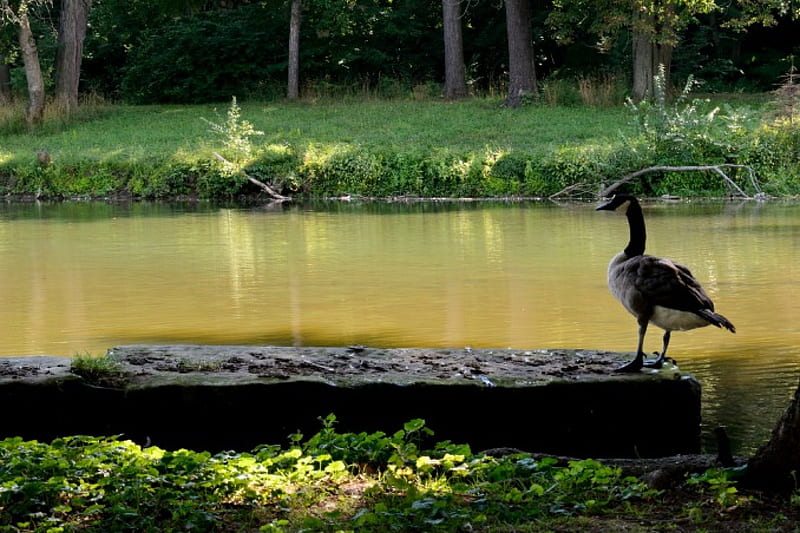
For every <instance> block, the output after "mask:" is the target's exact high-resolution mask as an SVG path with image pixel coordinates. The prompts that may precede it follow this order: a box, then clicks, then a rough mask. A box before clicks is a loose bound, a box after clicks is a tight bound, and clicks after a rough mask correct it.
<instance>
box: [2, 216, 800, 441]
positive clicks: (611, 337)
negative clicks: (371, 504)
mask: <svg viewBox="0 0 800 533" xmlns="http://www.w3.org/2000/svg"><path fill="white" fill-rule="evenodd" d="M645 217H646V219H647V223H648V252H649V253H653V254H657V255H664V256H668V257H670V258H672V259H674V260H676V261H679V262H682V263H684V264H686V265H687V266H689V267H690V268H691V269H692V271H693V272H694V274H695V275H696V276H697V277H698V279H700V280H701V282H702V283H703V284H704V286H705V287H706V289H707V291H708V292H709V294H710V296H711V297H712V298H713V299H714V301H715V303H716V305H717V309H718V311H720V312H721V313H722V314H724V315H725V316H727V317H728V318H729V319H730V320H731V321H732V322H733V323H734V324H735V325H736V328H737V334H736V335H731V334H730V333H728V332H724V331H721V330H717V329H715V328H705V329H701V330H695V331H691V332H676V333H675V334H674V335H673V338H672V343H671V346H670V354H671V355H672V356H673V357H675V358H676V359H677V360H678V362H679V363H680V365H681V367H682V368H683V369H685V370H688V371H691V372H692V373H694V374H695V375H696V376H698V378H699V379H700V380H701V382H702V384H703V399H704V421H705V423H706V424H707V425H708V426H709V427H712V426H715V425H717V424H720V423H723V424H725V425H727V426H728V427H729V432H730V434H731V437H732V438H733V440H734V441H735V444H736V445H737V446H738V450H737V451H749V450H751V449H752V448H753V447H754V446H757V445H758V444H759V443H761V442H763V440H764V439H765V438H766V437H767V436H768V433H769V431H770V429H771V427H772V425H773V423H774V421H775V420H776V419H777V417H778V415H779V414H780V412H781V411H782V409H783V408H784V407H785V406H786V404H787V403H788V400H789V399H790V397H791V395H792V393H793V391H794V389H795V387H796V385H797V382H798V377H799V376H800V372H798V370H799V367H800V358H798V357H797V355H796V347H798V346H800V332H798V328H797V327H796V317H797V316H798V307H800V288H798V284H797V283H795V280H796V279H798V275H800V272H798V270H800V263H798V261H797V251H798V244H799V243H800V206H799V205H797V204H790V203H780V202H773V203H768V204H759V203H755V202H736V203H725V202H722V203H697V202H695V203H678V204H668V203H658V204H651V205H645ZM626 242H627V226H626V222H625V219H624V217H621V216H615V215H614V214H611V213H607V212H602V213H597V212H594V211H593V205H590V204H572V205H567V206H556V205H553V204H537V203H512V204H488V203H486V204H484V203H478V204H437V203H422V204H412V205H397V204H359V205H353V204H344V203H334V204H329V205H322V204H315V205H312V206H296V205H288V206H283V207H277V208H272V209H268V208H233V207H231V208H226V207H212V206H208V205H205V204H199V205H198V204H190V205H176V204H169V205H162V204H130V205H113V204H57V205H16V204H15V205H2V206H0V269H2V275H1V276H0V293H1V294H2V296H3V306H2V307H0V354H2V355H28V354H60V355H73V354H75V353H86V352H89V353H94V354H101V353H104V352H105V351H106V349H107V348H109V347H111V346H114V345H119V344H129V343H176V342H190V343H209V344H210V343H225V344H267V343H268V344H287V345H306V346H308V345H346V344H352V343H362V344H367V345H374V346H431V347H453V346H465V345H469V346H475V347H514V348H548V347H568V348H600V349H612V350H623V351H631V350H633V349H634V348H635V345H636V323H635V320H634V319H633V317H631V316H630V315H628V314H627V313H626V312H625V311H624V310H623V309H622V307H621V306H620V305H619V304H618V303H617V302H616V301H614V299H613V298H612V296H611V295H610V294H609V293H608V290H607V288H606V284H605V270H606V264H607V262H608V260H609V259H610V257H611V256H612V255H613V254H615V253H616V252H617V251H619V250H620V249H621V248H622V247H624V245H625V244H626ZM660 343H661V335H660V330H658V329H657V328H651V331H650V332H649V335H648V338H647V343H646V348H647V350H648V351H655V350H657V349H658V348H660ZM620 407H621V409H624V406H620Z"/></svg>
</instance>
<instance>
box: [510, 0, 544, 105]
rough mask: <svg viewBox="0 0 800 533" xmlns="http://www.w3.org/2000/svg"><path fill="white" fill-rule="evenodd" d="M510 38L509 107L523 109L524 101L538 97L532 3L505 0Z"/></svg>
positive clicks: (524, 0)
mask: <svg viewBox="0 0 800 533" xmlns="http://www.w3.org/2000/svg"><path fill="white" fill-rule="evenodd" d="M505 5H506V33H507V36H508V96H507V97H506V101H505V105H506V106H508V107H519V106H520V105H522V100H523V97H524V96H526V95H531V94H535V93H536V92H537V90H538V87H537V84H536V69H535V67H534V63H533V33H532V31H531V4H530V0H505Z"/></svg>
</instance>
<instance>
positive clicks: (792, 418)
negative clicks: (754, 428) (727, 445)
mask: <svg viewBox="0 0 800 533" xmlns="http://www.w3.org/2000/svg"><path fill="white" fill-rule="evenodd" d="M797 475H800V384H799V385H798V386H797V390H796V391H795V393H794V398H793V399H792V402H791V403H790V404H789V407H787V408H786V410H785V411H784V412H783V415H782V416H781V418H780V420H778V424H777V425H776V426H775V429H773V430H772V436H771V437H770V439H769V442H767V444H765V445H764V446H762V447H761V449H759V450H758V452H756V454H755V455H754V456H753V458H752V459H750V461H749V462H748V463H747V471H746V475H745V484H746V485H748V486H750V487H756V488H760V489H764V490H770V491H783V492H788V491H791V490H793V489H794V488H795V487H796V486H797V483H798V479H797V478H796V476H797Z"/></svg>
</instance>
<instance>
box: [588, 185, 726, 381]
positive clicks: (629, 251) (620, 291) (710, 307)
mask: <svg viewBox="0 0 800 533" xmlns="http://www.w3.org/2000/svg"><path fill="white" fill-rule="evenodd" d="M595 210H596V211H601V210H605V211H616V210H619V211H621V212H622V213H625V216H627V217H628V227H629V229H630V241H629V242H628V246H626V247H625V249H624V250H623V251H621V252H620V253H618V254H617V255H615V256H614V258H613V259H611V262H610V263H608V288H609V289H611V293H612V294H613V295H614V297H615V298H616V299H617V300H619V301H620V302H621V303H622V305H623V306H624V307H625V309H627V310H628V312H629V313H631V314H632V315H633V316H635V317H636V321H637V322H638V323H639V345H638V346H637V348H636V358H635V359H633V361H631V362H629V363H627V364H626V365H624V366H622V367H620V368H618V369H617V371H618V372H636V371H638V370H640V369H641V368H642V367H643V366H646V367H651V368H661V366H662V365H663V363H664V358H665V356H666V353H667V346H668V345H669V337H670V333H671V332H672V331H674V330H688V329H694V328H701V327H705V326H708V325H709V324H713V325H714V326H717V327H718V328H723V327H724V328H726V329H728V330H730V331H731V333H736V328H734V327H733V324H731V322H730V321H729V320H728V319H727V318H725V317H724V316H722V315H720V314H718V313H715V312H714V303H713V302H712V301H711V298H709V297H708V295H707V294H706V293H705V291H704V290H703V288H702V287H701V286H700V283H699V282H698V281H697V280H696V279H695V278H694V276H692V273H691V272H689V269H688V268H686V267H685V266H683V265H679V264H678V263H674V262H672V261H670V260H669V259H662V258H660V257H653V256H652V255H645V254H644V243H645V240H646V238H647V234H646V232H645V227H644V216H643V215H642V207H641V206H640V205H639V201H638V200H637V199H636V198H634V197H633V196H629V195H627V194H618V195H616V196H614V197H613V198H612V199H611V200H609V201H608V202H606V203H604V204H602V205H600V206H598V207H597V208H596V209H595ZM648 323H653V324H655V325H656V326H658V327H660V328H661V329H663V330H664V347H663V349H662V350H661V354H659V356H658V357H657V358H656V359H655V360H652V361H646V362H645V355H644V352H643V351H642V345H643V344H644V334H645V332H647V324H648Z"/></svg>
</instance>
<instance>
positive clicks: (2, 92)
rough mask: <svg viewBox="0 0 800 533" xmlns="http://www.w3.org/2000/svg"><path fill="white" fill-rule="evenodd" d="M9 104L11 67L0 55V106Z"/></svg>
mask: <svg viewBox="0 0 800 533" xmlns="http://www.w3.org/2000/svg"><path fill="white" fill-rule="evenodd" d="M10 103H11V67H10V66H9V65H8V63H6V58H5V56H4V55H2V54H0V105H8V104H10Z"/></svg>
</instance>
